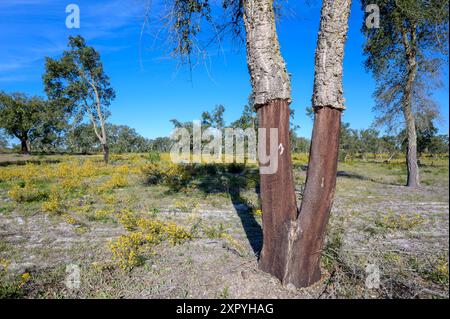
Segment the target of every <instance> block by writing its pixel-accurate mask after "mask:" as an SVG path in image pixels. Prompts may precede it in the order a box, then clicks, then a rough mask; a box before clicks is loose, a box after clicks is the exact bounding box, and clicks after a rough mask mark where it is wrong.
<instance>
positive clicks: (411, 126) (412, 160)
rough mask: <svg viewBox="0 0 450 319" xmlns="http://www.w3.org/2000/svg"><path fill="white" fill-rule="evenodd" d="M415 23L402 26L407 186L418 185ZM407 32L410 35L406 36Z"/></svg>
mask: <svg viewBox="0 0 450 319" xmlns="http://www.w3.org/2000/svg"><path fill="white" fill-rule="evenodd" d="M416 28H417V27H416V25H415V24H413V25H412V26H411V29H409V30H406V29H405V28H402V39H403V45H404V47H405V51H406V59H407V61H408V66H407V74H406V81H405V83H404V85H405V86H404V89H403V90H404V92H403V100H402V106H403V114H404V117H405V123H406V132H407V137H408V146H407V150H406V164H407V168H408V178H407V183H406V185H407V186H409V187H419V186H420V183H419V166H418V164H417V134H416V120H415V116H414V112H413V110H412V90H413V85H414V80H415V78H416V75H417V61H416ZM408 34H409V35H410V37H408Z"/></svg>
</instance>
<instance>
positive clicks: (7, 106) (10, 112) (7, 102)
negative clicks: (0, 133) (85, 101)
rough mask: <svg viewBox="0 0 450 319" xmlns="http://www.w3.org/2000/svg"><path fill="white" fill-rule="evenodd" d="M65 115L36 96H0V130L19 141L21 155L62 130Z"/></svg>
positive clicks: (2, 94) (59, 109) (2, 93)
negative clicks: (32, 145)
mask: <svg viewBox="0 0 450 319" xmlns="http://www.w3.org/2000/svg"><path fill="white" fill-rule="evenodd" d="M64 119H65V114H64V112H63V110H62V109H61V108H60V107H58V105H57V104H54V103H50V102H49V101H46V100H44V99H42V98H41V97H38V96H32V97H29V96H27V95H25V94H23V93H12V94H6V93H4V92H0V127H1V128H3V129H4V130H5V132H6V134H8V135H10V136H14V137H16V138H18V139H19V140H20V144H21V152H22V153H23V154H29V153H30V148H31V143H32V142H34V141H36V140H38V139H40V140H41V142H42V143H49V142H50V141H51V140H52V138H53V137H54V135H55V134H56V133H57V132H58V131H61V130H62V128H63V126H64Z"/></svg>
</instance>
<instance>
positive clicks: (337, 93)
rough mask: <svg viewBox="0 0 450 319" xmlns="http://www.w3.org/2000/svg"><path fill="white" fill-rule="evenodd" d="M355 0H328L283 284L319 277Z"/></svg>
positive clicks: (310, 281) (304, 282)
mask: <svg viewBox="0 0 450 319" xmlns="http://www.w3.org/2000/svg"><path fill="white" fill-rule="evenodd" d="M350 5H351V0H324V1H323V3H322V12H321V21H320V30H319V37H318V41H317V49H316V57H315V75H314V94H313V98H312V102H313V108H314V111H315V116H314V128H313V135H312V139H311V150H310V155H309V165H308V173H307V177H306V185H305V191H304V193H303V200H302V204H301V207H300V213H299V216H298V219H297V221H296V223H295V225H293V227H292V229H291V231H290V238H289V243H288V249H289V252H288V256H289V259H288V260H287V266H286V270H285V276H284V278H283V282H285V283H292V284H294V285H295V286H297V287H305V286H309V285H311V284H313V283H314V282H316V281H318V280H319V279H320V277H321V272H320V256H321V251H322V247H323V243H324V239H325V231H326V225H327V222H328V218H329V214H330V210H331V206H332V204H333V198H334V191H335V186H336V170H337V161H338V151H339V131H340V125H341V113H342V110H343V109H344V98H343V88H342V74H343V59H344V45H345V41H346V38H347V31H348V17H349V14H350Z"/></svg>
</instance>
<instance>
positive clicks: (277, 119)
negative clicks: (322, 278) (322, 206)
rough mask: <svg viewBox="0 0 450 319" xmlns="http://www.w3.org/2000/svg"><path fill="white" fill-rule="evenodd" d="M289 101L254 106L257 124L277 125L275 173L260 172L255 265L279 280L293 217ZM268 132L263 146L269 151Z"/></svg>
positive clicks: (283, 266) (293, 198) (293, 200)
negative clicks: (260, 230) (260, 242)
mask: <svg viewBox="0 0 450 319" xmlns="http://www.w3.org/2000/svg"><path fill="white" fill-rule="evenodd" d="M289 117H290V112H289V103H288V101H286V100H280V99H278V100H275V101H272V102H270V103H269V104H268V105H265V106H262V107H260V108H259V109H258V119H259V127H260V128H265V129H267V132H268V131H269V129H270V128H278V144H281V145H282V146H283V152H282V154H281V155H280V153H281V150H280V151H279V152H278V169H277V171H276V173H275V174H261V175H260V182H261V187H260V192H261V194H260V198H261V206H262V211H263V249H262V252H261V257H260V260H259V267H260V268H261V269H262V270H263V271H266V272H268V273H270V274H273V275H274V276H276V277H277V278H279V279H282V278H283V276H284V271H285V265H286V258H287V253H288V252H287V250H286V243H287V239H288V238H287V235H288V233H289V227H290V225H291V222H292V221H293V220H295V219H296V218H297V205H296V199H295V192H294V178H293V172H292V160H291V148H290V142H289ZM269 136H270V135H269V134H266V138H267V141H266V149H267V153H268V152H269V151H268V150H269V144H270V141H269Z"/></svg>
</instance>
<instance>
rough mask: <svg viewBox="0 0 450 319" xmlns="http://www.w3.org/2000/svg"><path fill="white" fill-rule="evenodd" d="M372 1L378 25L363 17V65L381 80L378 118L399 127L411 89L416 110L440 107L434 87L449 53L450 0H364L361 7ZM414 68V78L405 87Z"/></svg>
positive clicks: (376, 107)
mask: <svg viewBox="0 0 450 319" xmlns="http://www.w3.org/2000/svg"><path fill="white" fill-rule="evenodd" d="M369 4H376V5H378V7H379V9H380V28H371V29H369V28H367V27H366V25H365V21H364V24H363V27H362V32H363V33H364V35H365V36H366V38H367V42H366V43H365V46H364V54H365V55H366V57H367V58H366V61H365V66H366V68H367V69H368V70H370V71H371V72H372V73H373V75H374V77H375V79H376V81H377V89H376V91H375V94H374V96H375V99H376V105H375V108H374V109H375V110H376V111H377V112H378V118H377V123H378V124H383V125H387V126H388V128H391V129H393V128H394V127H397V126H398V125H397V123H398V122H399V116H402V115H403V113H402V107H403V106H402V103H403V102H404V97H405V95H406V94H407V93H408V94H409V93H411V94H412V109H413V111H414V112H415V113H416V114H424V113H428V112H432V113H437V112H438V109H437V106H436V104H435V103H434V101H433V100H432V99H431V98H430V96H431V94H430V93H431V92H432V89H433V88H435V87H437V86H440V84H441V83H440V71H442V69H443V64H444V63H446V60H447V58H448V9H449V8H448V6H449V2H448V0H447V1H442V0H432V1H425V0H420V1H418V0H376V1H373V0H364V1H362V2H361V5H362V8H363V10H365V8H366V6H367V5H369ZM446 57H447V58H446ZM413 60H414V61H413ZM411 72H414V76H415V79H414V82H413V84H412V86H413V87H412V89H411V92H407V90H409V89H407V88H406V86H405V84H406V83H407V78H408V75H410V73H411Z"/></svg>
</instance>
